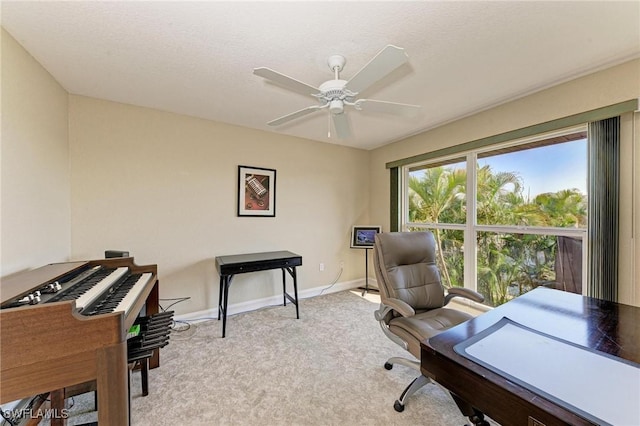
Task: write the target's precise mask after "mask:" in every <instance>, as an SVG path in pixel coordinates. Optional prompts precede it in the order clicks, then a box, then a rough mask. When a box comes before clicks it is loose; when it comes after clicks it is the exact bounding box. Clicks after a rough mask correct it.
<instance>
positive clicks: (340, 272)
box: [318, 266, 344, 296]
mask: <svg viewBox="0 0 640 426" xmlns="http://www.w3.org/2000/svg"><path fill="white" fill-rule="evenodd" d="M342 271H344V267H342V266H341V267H340V271H339V272H338V276H337V277H336V278H335V279H334V280H333V282H332V283H331V284H329V285H328V286H327V287H325V288H323V289H322V290H321V291H320V294H318V296H321V295H322V293H324V292H325V291H327V290H329V289H330V288H331V287H333V286H334V285H336V283H337V282H338V280H339V279H340V277H341V276H342Z"/></svg>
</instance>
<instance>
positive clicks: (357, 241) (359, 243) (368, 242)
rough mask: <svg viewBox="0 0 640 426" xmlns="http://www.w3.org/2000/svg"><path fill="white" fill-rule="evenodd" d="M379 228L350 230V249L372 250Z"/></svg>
mask: <svg viewBox="0 0 640 426" xmlns="http://www.w3.org/2000/svg"><path fill="white" fill-rule="evenodd" d="M380 232H382V227H380V226H354V227H353V229H352V230H351V248H364V249H366V248H372V247H373V243H374V241H375V238H376V234H379V233H380Z"/></svg>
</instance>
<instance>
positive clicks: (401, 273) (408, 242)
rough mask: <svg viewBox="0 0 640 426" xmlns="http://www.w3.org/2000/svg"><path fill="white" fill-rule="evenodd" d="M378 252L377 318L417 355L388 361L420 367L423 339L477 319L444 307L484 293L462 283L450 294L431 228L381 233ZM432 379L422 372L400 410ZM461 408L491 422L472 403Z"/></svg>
mask: <svg viewBox="0 0 640 426" xmlns="http://www.w3.org/2000/svg"><path fill="white" fill-rule="evenodd" d="M373 254H374V257H373V261H374V269H375V274H376V278H377V281H378V288H379V289H380V309H378V310H377V311H376V312H375V318H376V319H377V320H378V321H379V322H380V326H381V327H382V331H383V332H384V334H385V335H386V336H387V337H389V339H391V340H392V341H393V342H395V343H397V344H398V345H400V346H401V347H402V348H403V349H405V350H407V351H408V352H409V353H410V354H411V355H413V356H414V359H407V358H401V357H392V358H389V360H387V362H386V363H385V364H384V366H385V368H386V369H387V370H391V368H393V365H394V364H400V365H404V366H406V367H409V368H413V369H415V370H417V371H418V372H420V362H419V361H418V360H419V359H420V342H421V341H422V340H425V339H429V338H430V337H433V336H435V335H436V334H438V333H441V332H443V331H445V330H447V329H449V328H451V327H453V326H456V325H458V324H461V323H463V322H465V321H467V320H469V319H471V318H472V316H471V315H469V314H467V313H465V312H462V311H459V310H455V309H450V308H445V307H444V306H445V305H446V304H447V303H449V301H450V300H451V299H453V298H454V297H457V296H460V297H465V298H468V299H471V300H473V301H476V302H483V301H484V297H483V296H482V295H481V294H479V293H477V292H475V291H473V290H469V289H466V288H459V287H454V288H451V289H449V291H448V294H446V295H445V290H444V287H443V286H442V284H441V282H440V272H439V270H438V266H437V265H436V243H435V239H434V237H433V234H432V233H431V232H388V233H383V234H378V235H376V240H375V244H374V250H373ZM428 383H430V379H429V378H428V377H426V376H424V375H422V374H420V376H418V377H417V378H416V379H414V380H413V381H412V382H411V383H410V384H409V386H407V388H406V389H405V390H404V392H402V395H401V396H400V398H399V399H398V400H396V401H395V403H394V408H395V410H396V411H398V412H401V411H403V410H404V406H405V404H406V401H407V398H409V397H410V396H411V395H412V394H413V393H415V392H416V391H417V390H419V389H420V388H422V387H423V386H424V385H426V384H428ZM454 400H455V401H456V403H458V406H459V407H460V404H461V403H462V402H461V401H459V400H458V399H457V398H455V397H454ZM460 409H461V411H462V413H463V414H464V415H465V416H469V419H470V420H471V421H472V422H474V424H478V425H483V424H487V425H488V423H486V422H485V421H484V419H483V416H482V414H481V413H479V412H478V411H476V410H473V409H471V408H470V407H466V406H465V407H460ZM476 417H479V418H476Z"/></svg>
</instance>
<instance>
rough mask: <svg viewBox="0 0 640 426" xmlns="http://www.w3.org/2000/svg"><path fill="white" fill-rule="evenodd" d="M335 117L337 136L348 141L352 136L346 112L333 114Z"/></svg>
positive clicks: (334, 124)
mask: <svg viewBox="0 0 640 426" xmlns="http://www.w3.org/2000/svg"><path fill="white" fill-rule="evenodd" d="M331 115H332V116H333V127H334V128H335V129H336V135H337V136H338V138H339V139H347V138H348V137H349V136H351V129H350V128H349V120H348V119H347V114H345V113H344V112H343V113H341V114H331Z"/></svg>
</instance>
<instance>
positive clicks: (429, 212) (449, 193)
mask: <svg viewBox="0 0 640 426" xmlns="http://www.w3.org/2000/svg"><path fill="white" fill-rule="evenodd" d="M466 181H467V172H466V170H465V169H451V168H444V167H433V168H430V169H426V170H424V175H423V176H422V177H416V176H410V177H409V210H410V217H411V219H412V220H415V221H420V222H428V223H440V222H441V217H442V216H443V215H444V214H445V213H448V214H447V216H448V218H447V220H446V222H448V223H452V222H451V220H452V219H453V220H454V221H455V220H456V219H457V220H458V223H460V222H459V220H460V218H459V216H460V213H462V218H464V210H463V200H464V192H465V191H464V190H465V186H466ZM412 207H413V208H414V209H415V210H413V212H412V211H411V208H412ZM456 216H458V217H457V218H456ZM453 223H455V222H453ZM434 236H435V239H436V243H437V244H438V258H439V261H440V262H439V263H440V267H441V271H442V275H443V277H444V279H445V285H446V286H448V287H451V286H452V285H453V283H452V281H451V276H450V275H449V269H448V267H447V263H446V262H445V259H444V254H443V245H442V235H441V232H440V229H438V228H436V229H435V230H434Z"/></svg>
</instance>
